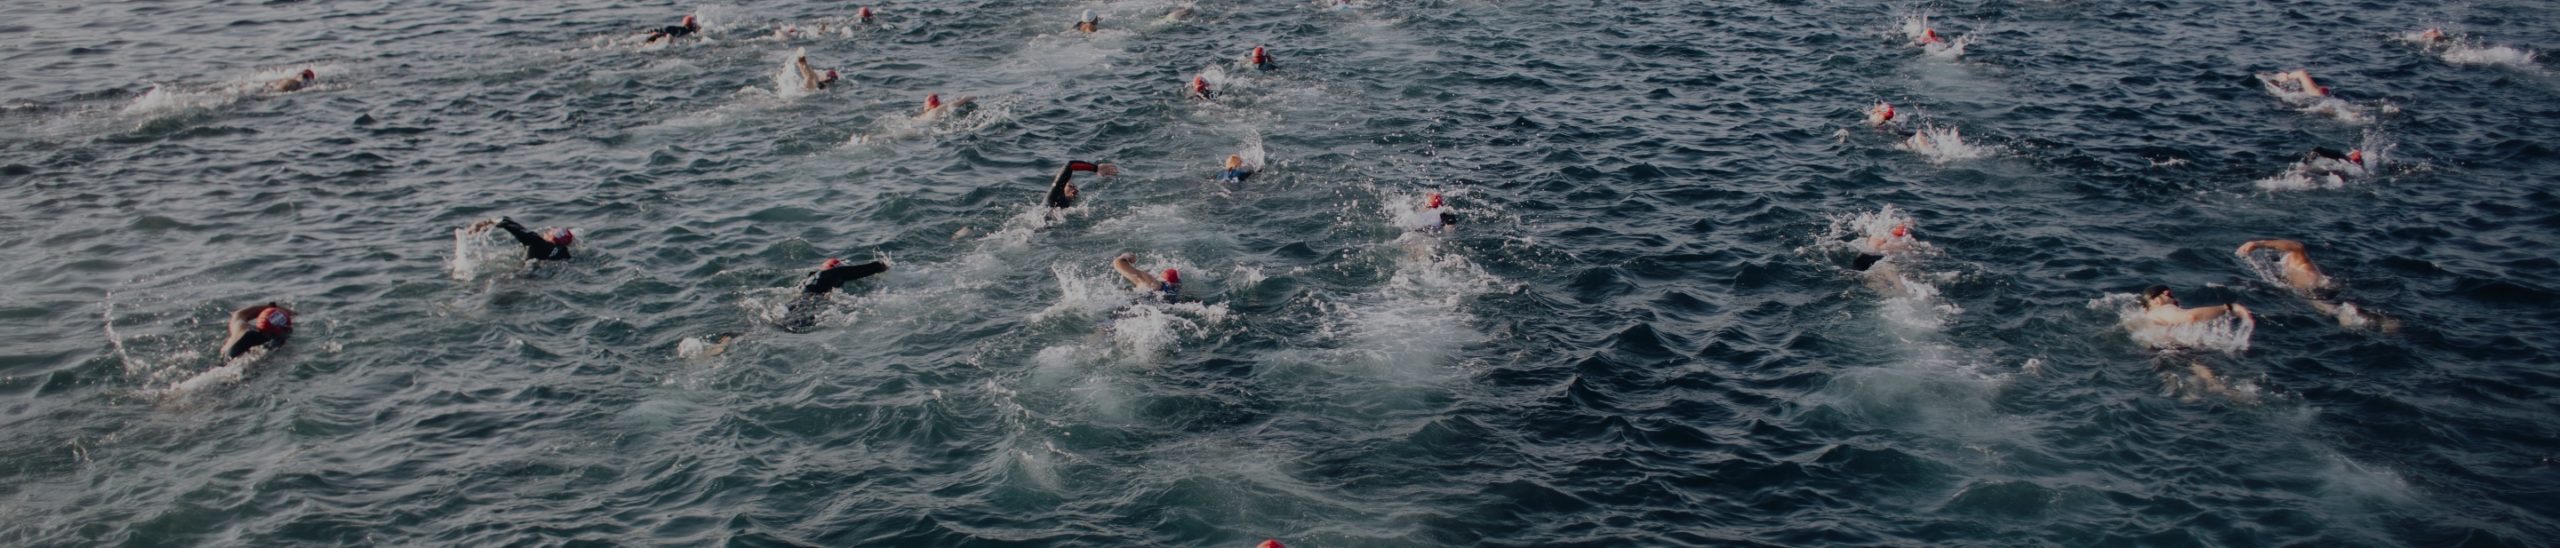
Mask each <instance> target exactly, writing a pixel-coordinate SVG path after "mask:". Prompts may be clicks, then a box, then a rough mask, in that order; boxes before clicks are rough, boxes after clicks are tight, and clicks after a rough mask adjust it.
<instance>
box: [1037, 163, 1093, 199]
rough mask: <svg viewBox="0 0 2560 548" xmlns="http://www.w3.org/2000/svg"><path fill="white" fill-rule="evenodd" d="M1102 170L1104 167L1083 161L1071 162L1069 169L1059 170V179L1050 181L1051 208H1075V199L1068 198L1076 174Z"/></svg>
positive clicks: (1068, 164) (1068, 165)
mask: <svg viewBox="0 0 2560 548" xmlns="http://www.w3.org/2000/svg"><path fill="white" fill-rule="evenodd" d="M1101 170H1102V166H1100V165H1096V164H1094V163H1093V162H1087V161H1083V160H1074V161H1069V162H1067V167H1062V168H1058V178H1057V179H1053V180H1050V181H1049V207H1075V205H1076V200H1075V198H1069V197H1067V185H1068V184H1071V183H1073V182H1074V181H1075V177H1076V172H1078V171H1085V172H1098V171H1101Z"/></svg>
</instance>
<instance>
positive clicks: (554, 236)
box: [544, 226, 578, 246]
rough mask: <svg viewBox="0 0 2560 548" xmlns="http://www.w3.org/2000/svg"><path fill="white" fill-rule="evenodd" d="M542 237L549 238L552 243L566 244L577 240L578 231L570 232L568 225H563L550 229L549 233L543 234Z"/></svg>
mask: <svg viewBox="0 0 2560 548" xmlns="http://www.w3.org/2000/svg"><path fill="white" fill-rule="evenodd" d="M544 239H548V240H551V243H552V244H554V245H561V246H566V245H569V244H571V243H575V242H577V241H578V233H575V232H570V231H569V227H565V226H564V227H560V228H554V229H551V233H550V234H546V235H544Z"/></svg>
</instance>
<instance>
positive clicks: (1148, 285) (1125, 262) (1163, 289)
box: [1111, 253, 1182, 303]
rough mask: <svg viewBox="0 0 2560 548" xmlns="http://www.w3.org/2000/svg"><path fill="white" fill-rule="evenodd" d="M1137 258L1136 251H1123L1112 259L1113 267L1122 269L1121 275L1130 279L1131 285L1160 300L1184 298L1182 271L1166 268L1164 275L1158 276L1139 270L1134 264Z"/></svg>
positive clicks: (1174, 300) (1170, 301)
mask: <svg viewBox="0 0 2560 548" xmlns="http://www.w3.org/2000/svg"><path fill="white" fill-rule="evenodd" d="M1137 260H1138V254H1136V253H1122V254H1120V256H1119V257H1116V258H1113V259H1111V269H1112V270H1117V271H1120V277H1121V278H1126V279H1128V280H1129V286H1130V287H1133V288H1136V289H1137V290H1138V292H1140V293H1146V294H1147V295H1148V296H1149V297H1153V298H1155V299H1156V300H1158V301H1162V302H1166V303H1172V302H1177V301H1179V300H1181V299H1182V273H1181V272H1179V271H1175V270H1174V269H1171V268H1167V269H1164V277H1163V278H1157V277H1155V276H1151V275H1148V274H1147V273H1146V272H1145V271H1142V270H1138V267H1137V266H1136V265H1135V264H1134V263H1136V262H1137Z"/></svg>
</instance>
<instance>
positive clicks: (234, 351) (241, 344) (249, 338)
mask: <svg viewBox="0 0 2560 548" xmlns="http://www.w3.org/2000/svg"><path fill="white" fill-rule="evenodd" d="M268 342H272V341H271V339H268V338H267V336H266V335H265V334H263V333H259V332H257V331H240V332H236V333H232V334H231V340H229V341H225V342H223V343H222V357H225V358H237V357H240V355H241V354H247V353H249V349H251V348H257V347H258V345H261V344H267V343H268Z"/></svg>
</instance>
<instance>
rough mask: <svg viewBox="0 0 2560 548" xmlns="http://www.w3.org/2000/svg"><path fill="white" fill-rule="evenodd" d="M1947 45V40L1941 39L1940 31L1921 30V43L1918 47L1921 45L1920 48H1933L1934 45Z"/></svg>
mask: <svg viewBox="0 0 2560 548" xmlns="http://www.w3.org/2000/svg"><path fill="white" fill-rule="evenodd" d="M1946 43H1947V39H1946V38H1941V37H1939V36H1938V29H1920V41H1919V43H1918V44H1917V45H1920V46H1932V45H1942V44H1946Z"/></svg>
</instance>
